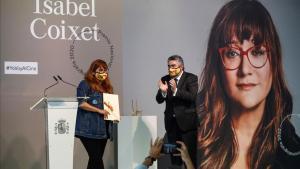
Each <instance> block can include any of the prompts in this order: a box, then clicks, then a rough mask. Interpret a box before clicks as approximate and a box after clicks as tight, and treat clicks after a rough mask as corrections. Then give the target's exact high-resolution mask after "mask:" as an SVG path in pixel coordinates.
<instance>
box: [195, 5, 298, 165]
mask: <svg viewBox="0 0 300 169" xmlns="http://www.w3.org/2000/svg"><path fill="white" fill-rule="evenodd" d="M234 36H235V37H236V38H237V39H238V40H239V41H240V42H243V40H250V37H253V42H254V44H255V45H259V44H264V45H265V46H266V47H267V49H268V55H269V62H270V65H271V71H272V86H271V89H270V91H269V93H268V95H267V98H266V106H265V110H264V115H263V117H262V120H261V121H260V123H259V125H258V127H257V129H256V131H255V133H254V136H253V139H252V141H251V145H250V147H249V149H248V152H247V165H248V167H249V168H251V169H258V168H264V169H265V168H270V167H272V164H273V160H274V155H275V154H276V152H277V150H278V142H277V133H278V132H277V129H278V128H279V126H280V122H281V120H282V118H283V117H285V116H286V115H288V114H291V113H292V107H293V102H292V96H291V94H290V92H289V90H288V88H287V85H286V82H285V80H284V73H283V66H282V55H281V46H280V41H279V37H278V34H277V32H276V29H275V26H274V24H273V21H272V18H271V16H270V14H269V12H268V11H267V9H266V8H265V7H264V6H263V5H262V4H261V3H260V2H258V1H256V0H233V1H230V2H228V3H227V4H225V5H224V6H223V7H222V8H221V9H220V11H219V13H218V14H217V16H216V18H215V20H214V22H213V25H212V28H211V32H210V35H209V40H208V46H207V51H206V61H205V67H204V70H203V71H202V74H201V80H200V90H199V91H200V92H199V98H200V99H201V103H200V104H199V107H198V113H199V119H200V123H199V128H198V149H199V155H200V156H199V157H200V162H199V168H200V169H221V168H230V167H231V166H232V165H233V163H234V162H235V160H236V157H237V153H238V145H237V140H236V137H235V134H234V129H233V126H232V123H231V115H230V107H229V98H228V96H227V95H226V93H225V88H224V85H226V84H224V81H223V80H222V70H223V69H222V66H223V64H222V60H221V57H220V56H219V53H218V49H219V48H220V47H224V46H226V45H228V44H229V43H231V40H232V37H234Z"/></svg>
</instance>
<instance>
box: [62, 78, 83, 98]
mask: <svg viewBox="0 0 300 169" xmlns="http://www.w3.org/2000/svg"><path fill="white" fill-rule="evenodd" d="M57 78H58V79H59V80H60V81H62V82H63V83H65V84H67V85H70V86H73V87H75V88H76V89H77V86H76V85H74V84H72V83H70V82H67V81H65V80H63V79H62V78H61V77H60V76H59V75H57ZM79 90H81V91H82V92H83V93H84V97H82V98H83V99H88V98H89V97H87V96H86V93H85V91H84V90H83V89H81V88H79ZM78 98H80V97H78Z"/></svg>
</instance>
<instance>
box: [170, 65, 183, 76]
mask: <svg viewBox="0 0 300 169" xmlns="http://www.w3.org/2000/svg"><path fill="white" fill-rule="evenodd" d="M180 72H181V68H180V67H177V68H172V67H170V68H169V75H170V76H171V77H176V76H178V75H179V74H180Z"/></svg>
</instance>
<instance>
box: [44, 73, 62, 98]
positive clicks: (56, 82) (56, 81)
mask: <svg viewBox="0 0 300 169" xmlns="http://www.w3.org/2000/svg"><path fill="white" fill-rule="evenodd" d="M52 77H53V79H54V80H55V83H53V84H51V85H50V86H49V87H47V88H45V89H44V97H47V95H46V91H47V90H48V89H50V88H51V87H53V86H55V85H57V84H58V83H59V81H58V80H57V78H56V77H55V76H52Z"/></svg>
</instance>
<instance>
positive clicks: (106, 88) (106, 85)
mask: <svg viewBox="0 0 300 169" xmlns="http://www.w3.org/2000/svg"><path fill="white" fill-rule="evenodd" d="M98 68H100V70H102V71H107V70H108V66H107V64H106V62H105V61H103V60H101V59H97V60H95V61H93V62H92V63H91V65H90V68H89V70H88V71H87V73H86V74H85V80H86V81H87V83H88V84H89V85H90V87H91V88H92V89H93V90H95V91H98V92H102V93H113V87H112V85H111V83H110V80H109V76H107V78H106V79H105V80H104V81H103V82H101V83H100V81H99V80H98V79H97V78H96V77H95V73H96V70H97V69H98Z"/></svg>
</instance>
